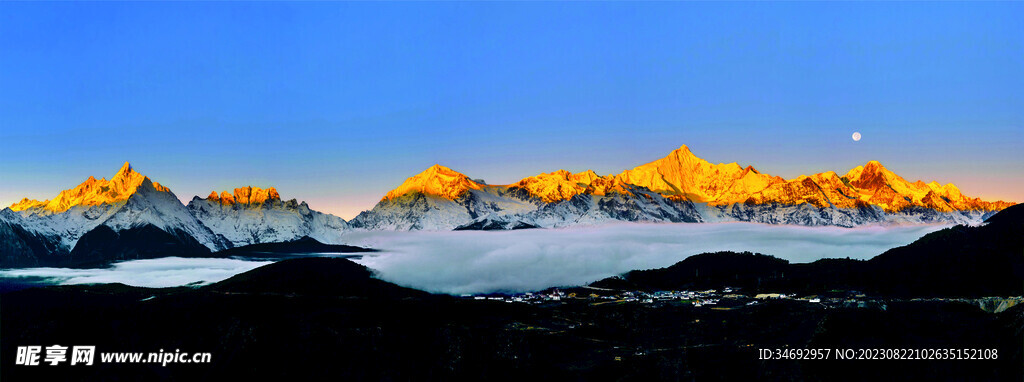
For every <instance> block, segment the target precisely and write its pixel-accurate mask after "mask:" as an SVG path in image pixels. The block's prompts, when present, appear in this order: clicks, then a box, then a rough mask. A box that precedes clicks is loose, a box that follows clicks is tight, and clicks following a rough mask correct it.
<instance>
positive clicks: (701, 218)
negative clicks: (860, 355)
mask: <svg viewBox="0 0 1024 382" xmlns="http://www.w3.org/2000/svg"><path fill="white" fill-rule="evenodd" d="M1013 204H1014V203H1010V202H1002V201H999V202H987V201H982V200H981V199H979V198H972V197H967V196H964V195H963V194H962V193H961V192H960V190H959V189H958V188H957V187H956V186H954V185H952V184H946V185H939V184H938V183H935V182H931V183H925V182H922V181H916V182H909V181H906V180H905V179H903V178H902V177H900V176H898V175H896V174H895V173H893V172H892V171H889V170H888V169H886V168H885V167H884V166H882V164H880V163H878V162H875V161H870V162H868V163H867V164H865V165H864V166H858V167H855V168H853V169H851V170H850V171H848V172H847V173H846V174H844V175H842V176H840V175H838V174H836V173H835V172H831V171H829V172H825V173H820V174H814V175H810V176H800V177H797V178H795V179H789V180H786V179H783V178H781V177H778V176H772V175H768V174H763V173H760V172H758V171H757V170H756V169H754V168H753V167H752V166H746V167H741V166H739V165H738V164H736V163H729V164H712V163H709V162H707V161H705V160H703V159H701V158H699V157H697V156H696V155H694V154H693V153H692V152H690V150H689V148H688V147H686V146H682V147H680V148H679V149H677V150H675V151H673V152H671V153H670V154H669V155H668V156H666V157H664V158H661V159H658V160H655V161H653V162H650V163H647V164H644V165H641V166H638V167H636V168H633V169H631V170H626V171H623V172H622V173H620V174H617V175H604V176H602V175H598V174H596V173H595V172H594V171H584V172H580V173H571V172H568V171H565V170H559V171H555V172H551V173H542V174H539V175H536V176H531V177H527V178H524V179H522V180H520V181H518V182H516V183H514V184H509V185H490V184H486V183H485V182H483V181H481V180H474V179H473V178H470V177H468V176H466V175H464V174H461V173H459V172H457V171H454V170H452V169H450V168H447V167H444V166H441V165H434V166H432V167H430V168H428V169H427V170H425V171H423V172H422V173H420V174H417V175H415V176H413V177H410V178H408V179H407V180H406V181H405V182H404V183H402V184H401V185H399V187H398V188H396V189H394V190H392V191H390V192H388V193H387V194H386V195H385V196H384V197H383V198H382V199H381V200H380V202H378V203H377V205H376V206H374V207H373V209H371V210H368V211H364V212H362V213H360V214H359V215H358V216H356V217H355V218H354V219H352V220H351V221H349V222H346V221H345V220H343V219H341V218H339V217H337V216H334V215H330V214H325V213H321V212H317V211H314V210H312V209H310V208H309V206H308V205H306V203H305V202H298V201H296V200H295V199H292V200H282V199H281V196H280V195H279V194H278V192H277V190H276V189H274V188H272V187H271V188H267V189H261V188H257V187H251V186H247V187H241V188H236V189H234V191H233V192H232V193H228V192H227V191H223V192H221V193H219V194H218V193H217V192H211V193H210V194H209V196H207V197H206V198H200V197H198V196H196V197H194V198H193V199H192V200H191V201H190V202H189V203H188V205H187V206H186V205H183V204H182V203H181V202H180V201H179V199H178V198H177V197H176V196H175V195H174V194H173V193H172V192H171V190H170V189H169V188H167V187H164V186H162V185H160V184H159V183H156V182H153V181H152V180H150V179H149V178H148V177H146V176H143V175H141V174H139V173H138V172H136V171H135V170H134V169H132V167H131V165H129V164H128V163H125V164H124V166H122V168H121V169H120V170H119V171H118V172H117V173H116V174H115V175H114V176H113V177H112V178H111V179H110V180H106V179H99V180H97V179H95V178H93V177H89V178H88V179H87V180H86V181H85V182H83V183H81V184H80V185H78V186H76V187H75V188H72V189H68V190H65V191H62V192H60V193H59V194H58V195H57V197H55V198H53V199H51V200H45V201H37V200H30V199H23V200H22V201H20V202H18V203H14V204H13V205H11V206H10V207H9V208H6V209H3V210H2V211H0V267H11V266H37V265H81V264H87V263H89V262H92V261H100V260H110V259H122V258H125V259H127V258H144V257H159V256H166V255H171V254H173V255H182V256H202V255H208V254H209V253H211V252H217V251H221V250H224V249H227V248H231V247H237V246H243V245H249V244H258V243H267V242H283V241H291V240H297V239H300V238H303V237H312V238H314V239H316V240H319V241H321V242H324V243H328V244H341V243H342V241H343V234H344V232H346V231H348V230H452V229H474V230H481V229H482V230H491V229H520V228H538V227H539V228H550V227H564V226H571V225H592V224H601V223H606V222H610V221H633V222H691V223H699V222H722V221H748V222H761V223H769V224H799V225H834V226H842V227H854V226H858V225H864V224H908V223H933V222H947V223H957V224H959V223H979V222H981V221H982V220H983V219H985V218H987V217H988V216H990V215H992V214H994V213H995V212H997V211H999V210H1002V209H1004V208H1006V207H1009V206H1011V205H1013Z"/></svg>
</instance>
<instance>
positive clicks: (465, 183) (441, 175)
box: [384, 164, 484, 200]
mask: <svg viewBox="0 0 1024 382" xmlns="http://www.w3.org/2000/svg"><path fill="white" fill-rule="evenodd" d="M483 187H484V186H483V185H481V184H479V183H477V182H475V181H473V180H472V179H470V178H469V177H468V176H466V175H463V174H462V173H460V172H458V171H455V170H452V169H450V168H448V167H445V166H442V165H439V164H435V165H433V166H430V168H428V169H426V170H423V172H421V173H419V174H416V175H414V176H412V177H410V178H409V179H406V180H405V182H403V183H402V184H401V185H400V186H398V188H396V189H394V190H391V191H390V192H388V193H387V195H384V200H391V199H395V198H398V197H400V196H402V195H405V194H408V193H420V194H424V195H430V196H436V197H440V198H444V199H448V200H455V199H457V198H458V197H459V196H461V195H463V194H464V193H466V191H469V190H479V189H481V188H483Z"/></svg>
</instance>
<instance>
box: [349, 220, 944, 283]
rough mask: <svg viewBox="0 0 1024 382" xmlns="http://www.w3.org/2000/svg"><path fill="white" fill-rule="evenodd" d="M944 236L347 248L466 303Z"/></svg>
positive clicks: (380, 241)
mask: <svg viewBox="0 0 1024 382" xmlns="http://www.w3.org/2000/svg"><path fill="white" fill-rule="evenodd" d="M944 227H945V226H940V225H915V226H898V227H880V226H874V227H860V228H839V227H804V226H780V225H766V224H754V223H714V224H640V223H622V224H610V225H604V226H597V227H573V228H562V229H533V230H518V231H453V232H352V233H348V234H346V237H345V239H346V240H347V241H348V242H349V243H351V244H355V245H362V246H368V247H372V248H378V249H381V250H383V251H385V252H384V253H382V254H380V255H379V256H364V257H363V258H362V259H360V260H356V262H358V263H360V264H363V265H365V266H367V267H370V268H373V269H375V270H377V271H378V277H380V278H381V279H383V280H386V281H390V282H393V283H396V284H399V285H403V286H407V287H412V288H416V289H421V290H427V291H431V292H439V293H449V294H464V293H490V292H522V291H533V290H540V289H544V288H548V287H552V286H566V285H581V284H585V283H590V282H593V281H597V280H600V279H603V278H605V277H609V276H614V275H618V274H622V273H625V272H628V271H630V270H634V269H650V268H660V267H666V266H669V265H672V264H675V263H676V262H679V261H681V260H683V259H685V258H686V257H689V256H692V255H695V254H699V253H704V252H714V251H725V250H728V251H751V252H757V253H764V254H768V255H772V256H776V257H779V258H783V259H786V260H789V261H791V262H810V261H814V260H817V259H821V258H846V257H849V258H854V259H869V258H871V257H874V256H875V255H878V254H880V253H882V252H885V250H887V249H890V248H894V247H898V246H902V245H906V244H909V243H911V242H913V241H914V240H916V239H917V238H920V237H921V236H924V235H925V234H927V233H929V232H933V231H937V230H939V229H942V228H944Z"/></svg>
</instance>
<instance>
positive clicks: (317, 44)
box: [0, 2, 1024, 219]
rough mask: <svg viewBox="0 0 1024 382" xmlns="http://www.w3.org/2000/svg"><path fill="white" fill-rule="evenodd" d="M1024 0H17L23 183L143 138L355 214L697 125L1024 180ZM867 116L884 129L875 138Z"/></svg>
mask: <svg viewBox="0 0 1024 382" xmlns="http://www.w3.org/2000/svg"><path fill="white" fill-rule="evenodd" d="M1022 16H1024V3H1021V2H999V3H975V2H971V3H953V2H942V3H923V2H900V3H896V2H870V3H861V2H856V3H855V2H841V3H833V2H828V3H824V2H822V3H802V2H801V3H797V2H784V3H765V2H758V3H712V2H694V3H667V2H654V3H634V2H628V3H626V2H623V3H619V2H598V3H591V2H586V3H584V2H571V3H548V2H499V3H491V2H488V3H469V2H441V3H430V2H355V3H333V2H300V3H276V2H253V3H248V2H218V3H203V2H174V3H151V2H102V3H78V2H74V3H72V2H47V3H27V2H25V3H23V2H2V3H0V205H5V206H6V205H9V204H11V203H13V202H15V201H17V200H20V199H21V198H22V197H30V198H35V199H40V200H41V199H48V198H52V197H53V196H55V195H56V194H57V192H59V191H60V190H63V189H66V188H70V187H73V186H75V185H77V184H78V183H80V182H82V181H83V180H85V179H86V178H87V177H88V176H90V175H94V176H96V177H97V178H99V177H108V178H109V177H110V176H112V175H113V174H114V173H115V172H116V171H117V169H118V168H119V167H120V166H121V164H122V163H123V162H125V161H131V163H132V164H133V166H134V167H135V168H136V169H137V170H139V171H140V172H141V173H143V174H145V175H148V176H150V177H151V178H153V179H154V180H156V181H158V182H161V183H162V184H165V185H167V186H169V187H170V188H171V189H172V190H173V191H174V192H175V193H176V194H177V195H178V196H179V197H180V198H182V199H185V200H187V199H190V198H191V197H192V196H193V195H202V196H205V195H207V194H209V192H210V191H212V190H218V191H220V190H230V189H233V188H235V187H240V186H244V185H250V184H251V185H255V186H264V187H265V186H275V187H277V188H278V190H279V191H280V192H281V194H282V196H283V197H285V198H298V199H300V200H306V201H308V202H309V203H310V206H311V207H313V208H314V209H318V210H322V211H327V212H332V213H335V214H338V215H340V216H342V217H344V218H346V219H347V218H351V217H353V216H354V215H355V214H357V213H358V212H359V211H361V210H365V209H369V208H371V207H372V206H373V204H374V203H376V202H377V200H379V198H380V197H381V196H383V195H384V194H385V193H386V192H387V191H388V190H390V189H392V188H394V187H396V186H398V185H399V184H400V183H401V182H402V181H404V180H405V179H406V178H407V177H409V176H412V175H414V174H416V173H418V172H420V171H422V170H423V169H425V168H427V167H429V166H430V165H432V164H434V163H440V164H443V165H446V166H448V167H451V168H453V169H455V170H458V171H460V172H463V173H465V174H467V175H469V176H470V177H473V178H483V179H484V180H486V181H488V182H489V183H492V184H503V183H512V182H515V181H517V180H518V179H521V178H523V177H526V176H530V175H535V174H537V173H539V172H550V171H554V170H557V169H563V168H564V169H567V170H570V171H582V170H586V169H593V170H595V171H597V172H598V173H600V174H609V173H618V172H620V171H622V170H625V169H628V168H632V167H635V166H637V165H640V164H643V163H646V162H649V161H652V160H655V159H658V158H660V157H663V156H664V155H666V154H667V153H669V152H670V151H671V150H673V149H675V148H678V147H679V146H680V145H683V144H686V145H688V146H689V147H690V149H691V150H692V151H693V152H694V153H695V154H696V155H698V156H700V157H702V158H704V159H707V160H709V161H711V162H713V163H719V162H726V163H728V162H738V163H740V164H741V165H747V164H752V165H754V166H755V167H756V168H758V169H759V170H761V171H762V172H767V173H771V174H775V175H780V176H783V177H785V178H792V177H796V176H798V175H800V174H810V173H816V172H821V171H828V170H833V171H836V172H838V173H844V172H846V171H847V170H849V169H850V168H852V167H855V166H857V165H861V164H863V163H865V162H867V161H868V160H878V161H881V162H882V163H883V164H884V165H886V166H887V167H888V168H890V169H892V170H893V171H895V172H896V173H898V174H900V175H902V176H904V177H905V178H908V180H911V181H913V180H917V179H922V180H925V181H931V180H935V181H938V182H940V183H947V182H952V183H955V184H957V185H958V186H959V187H960V188H961V190H962V191H963V192H964V193H965V194H967V195H970V196H981V197H983V198H985V199H1003V200H1012V201H1017V202H1021V201H1024V150H1022V149H1021V147H1022V146H1024V145H1022V144H1024V70H1022V69H1024V23H1021V22H1020V19H1021V18H1022ZM855 131H859V132H860V133H861V134H863V139H862V140H861V141H859V142H854V141H853V140H852V139H851V134H852V133H853V132H855Z"/></svg>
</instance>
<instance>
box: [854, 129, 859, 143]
mask: <svg viewBox="0 0 1024 382" xmlns="http://www.w3.org/2000/svg"><path fill="white" fill-rule="evenodd" d="M853 140H854V141H859V140H860V133H859V132H856V131H854V132H853Z"/></svg>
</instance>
